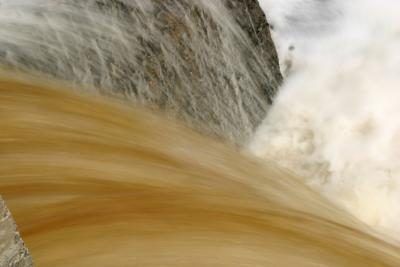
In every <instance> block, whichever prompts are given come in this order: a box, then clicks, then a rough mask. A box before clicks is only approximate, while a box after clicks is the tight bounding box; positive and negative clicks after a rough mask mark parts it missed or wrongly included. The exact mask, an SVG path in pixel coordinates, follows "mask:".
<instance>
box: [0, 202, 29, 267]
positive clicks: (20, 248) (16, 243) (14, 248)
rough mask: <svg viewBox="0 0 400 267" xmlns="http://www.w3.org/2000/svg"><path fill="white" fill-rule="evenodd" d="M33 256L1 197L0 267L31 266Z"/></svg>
mask: <svg viewBox="0 0 400 267" xmlns="http://www.w3.org/2000/svg"><path fill="white" fill-rule="evenodd" d="M31 266H33V263H32V258H31V256H30V255H29V252H28V249H27V248H26V247H25V245H24V242H23V241H22V239H21V236H20V234H19V233H18V231H17V226H16V224H15V222H14V220H13V218H12V216H11V213H10V211H9V210H8V209H7V207H6V205H5V203H4V200H3V199H2V198H1V197H0V267H31Z"/></svg>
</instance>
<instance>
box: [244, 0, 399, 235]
mask: <svg viewBox="0 0 400 267" xmlns="http://www.w3.org/2000/svg"><path fill="white" fill-rule="evenodd" d="M283 2H284V3H283ZM261 5H262V7H263V8H264V10H265V12H266V15H267V17H268V18H269V20H270V21H271V23H272V24H273V26H274V27H273V28H274V30H273V31H274V35H273V37H274V41H275V42H276V43H277V46H278V55H279V57H280V62H281V64H282V67H283V71H285V72H286V74H287V77H286V81H285V83H284V85H283V86H282V88H281V90H280V93H279V95H278V96H277V98H276V99H275V102H274V105H273V107H272V109H271V110H270V112H269V114H268V116H267V118H266V119H265V121H264V122H263V124H262V125H261V126H260V127H259V129H258V131H257V133H256V135H255V136H254V138H253V140H252V142H251V143H250V144H249V148H250V150H251V151H252V152H254V153H255V154H256V155H258V156H261V157H265V158H268V159H271V158H272V159H275V160H277V161H278V162H280V163H281V164H282V165H283V166H285V167H287V168H289V169H291V170H293V171H294V172H297V173H299V174H301V175H302V176H304V177H306V180H307V182H308V183H309V184H310V185H312V186H314V187H315V188H317V189H318V190H320V191H321V192H323V193H324V194H325V195H327V196H328V197H329V198H330V199H331V200H333V201H334V202H336V203H338V204H340V205H342V206H343V207H345V208H346V209H347V210H349V211H350V212H351V213H353V214H354V215H356V216H357V217H358V218H360V219H361V220H363V221H365V222H366V223H368V224H370V225H372V226H375V227H376V228H377V229H380V230H381V231H384V232H389V233H391V234H393V233H394V234H396V235H397V237H398V239H400V88H399V86H400V53H399V51H398V50H399V48H400V23H399V22H400V2H398V1H394V0H393V1H391V0H385V1H374V0H363V1H361V0H355V1H352V2H351V3H344V1H336V0H331V1H329V0H327V1H317V0H290V1H272V0H271V1H270V0H264V1H261ZM293 18H295V19H293ZM289 46H294V50H289V49H284V48H288V47H289ZM287 58H289V59H290V60H291V61H292V62H290V64H289V67H288V66H285V65H284V64H285V60H286V59H287Z"/></svg>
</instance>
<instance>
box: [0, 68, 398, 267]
mask: <svg viewBox="0 0 400 267" xmlns="http://www.w3.org/2000/svg"><path fill="white" fill-rule="evenodd" d="M59 87H64V86H62V85H60V83H56V82H41V81H38V80H35V79H34V78H17V77H16V76H14V75H12V74H9V73H6V74H3V75H2V76H1V78H0V129H1V131H0V193H1V194H3V196H4V198H5V200H6V201H7V203H8V205H9V208H10V210H11V211H12V212H13V215H14V217H15V219H16V221H17V223H18V225H19V228H20V230H21V233H22V236H23V238H24V240H25V242H26V243H27V246H28V247H29V249H30V251H31V253H32V256H33V258H34V261H35V263H36V264H37V266H188V265H192V266H317V265H318V266H399V265H400V252H399V249H398V248H397V247H395V246H393V245H389V244H387V243H385V242H384V241H381V240H379V239H377V238H376V237H373V236H372V235H371V234H372V233H371V232H370V231H369V230H368V229H367V228H366V227H364V226H363V225H361V224H360V223H358V222H357V221H356V220H354V219H353V218H351V217H350V216H349V215H347V214H346V213H344V212H343V211H341V210H338V209H336V208H335V207H333V206H332V205H330V204H329V203H328V202H327V201H325V200H324V199H322V198H321V197H320V196H319V195H318V194H317V193H315V192H313V191H311V190H310V189H308V188H307V187H306V186H305V185H303V184H302V183H301V182H300V179H296V178H295V177H292V176H291V175H290V174H288V173H286V172H284V171H281V170H279V169H278V168H276V167H275V165H274V164H273V163H267V164H265V165H264V164H261V163H260V162H258V161H257V160H255V159H253V158H250V157H248V156H246V155H242V154H240V153H239V152H238V151H237V150H235V149H234V148H232V147H230V146H228V145H226V144H221V143H219V142H216V141H214V140H212V139H209V138H205V137H202V136H200V135H199V134H197V133H195V132H194V131H191V130H189V129H187V128H185V127H183V126H181V125H180V124H178V123H176V122H174V121H173V120H170V119H167V118H165V117H163V116H160V115H156V114H153V113H150V112H148V111H146V110H143V109H137V108H131V107H127V106H126V103H125V104H124V103H121V102H118V101H116V100H115V99H114V100H113V99H108V98H104V97H100V96H98V95H92V94H78V93H76V92H73V90H69V89H65V88H59Z"/></svg>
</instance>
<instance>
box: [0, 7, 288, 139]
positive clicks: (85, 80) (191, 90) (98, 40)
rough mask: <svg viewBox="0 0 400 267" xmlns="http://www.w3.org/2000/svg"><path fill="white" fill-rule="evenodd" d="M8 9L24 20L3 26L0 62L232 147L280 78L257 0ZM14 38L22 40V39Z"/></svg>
mask: <svg viewBox="0 0 400 267" xmlns="http://www.w3.org/2000/svg"><path fill="white" fill-rule="evenodd" d="M49 3H50V1H49ZM16 8H18V9H19V10H18V12H19V14H22V15H21V16H22V17H23V14H24V13H29V17H30V19H29V20H27V21H24V20H23V19H21V20H19V21H17V22H16V21H15V20H13V21H12V22H10V24H7V22H4V25H2V28H3V29H4V31H5V32H6V33H7V31H8V30H9V31H10V32H9V34H8V35H7V34H5V36H2V35H1V34H0V63H1V62H2V63H3V64H4V65H7V66H9V67H12V68H16V69H19V70H23V71H28V72H32V71H33V72H39V73H45V74H48V75H50V76H52V77H55V78H57V79H63V80H68V81H72V82H73V83H74V84H76V85H78V86H82V85H85V86H86V87H91V86H95V87H96V88H99V89H100V90H101V92H103V93H105V94H113V95H116V96H118V97H123V98H126V99H128V100H129V101H133V102H138V103H141V104H144V105H147V106H150V107H155V108H161V109H162V110H165V111H166V113H167V114H170V115H171V116H176V117H178V118H179V119H182V120H184V121H185V122H186V123H187V124H189V125H190V126H192V127H194V128H196V129H198V130H200V131H203V132H205V133H208V134H211V135H215V136H219V137H222V138H224V139H228V140H231V141H233V142H235V143H237V144H242V143H243V142H246V140H247V139H248V138H249V137H250V136H251V134H252V133H253V130H254V128H255V127H256V126H257V125H258V124H259V123H260V122H261V120H262V119H263V118H264V116H265V113H266V111H267V109H268V106H269V104H270V103H271V98H272V96H273V95H274V93H275V91H276V89H277V87H278V85H279V83H280V81H281V76H280V74H279V71H278V69H279V68H278V62H277V59H276V53H275V50H274V49H273V44H272V42H271V39H270V35H269V30H268V25H267V23H266V21H265V18H264V15H263V13H262V11H261V9H260V7H259V6H258V3H257V1H256V0H220V1H209V0H149V1H143V0H130V1H127V0H98V1H94V0H85V1H83V0H79V1H78V0H57V1H52V4H49V5H43V6H39V5H38V6H37V8H36V9H35V10H34V11H32V8H31V7H29V5H28V7H27V8H24V5H17V7H16ZM88 14H90V16H88ZM32 21H34V23H32ZM54 25H57V27H54ZM4 31H2V32H4ZM15 31H18V32H19V37H20V36H21V35H23V34H26V36H25V37H26V38H23V40H24V41H23V42H22V41H20V40H21V38H18V37H17V38H16V39H13V36H14V35H15V34H14V33H15Z"/></svg>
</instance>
